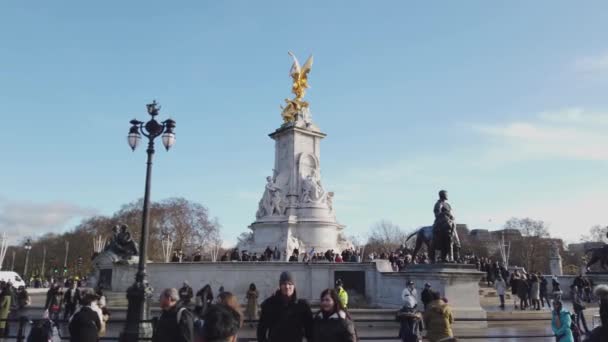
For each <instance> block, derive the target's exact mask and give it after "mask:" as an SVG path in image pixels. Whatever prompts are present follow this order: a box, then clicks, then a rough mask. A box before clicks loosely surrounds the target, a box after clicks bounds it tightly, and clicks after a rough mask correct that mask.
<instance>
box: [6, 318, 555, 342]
mask: <svg viewBox="0 0 608 342" xmlns="http://www.w3.org/2000/svg"><path fill="white" fill-rule="evenodd" d="M455 320H456V321H457V322H458V321H460V322H483V321H486V322H505V321H531V320H534V321H550V320H551V319H548V318H526V319H522V318H507V319H505V318H501V319H492V318H486V319H479V318H460V319H458V318H457V319H455ZM36 321H38V320H30V319H29V318H28V317H26V316H22V317H20V318H17V319H14V318H13V319H0V322H6V323H7V328H8V330H7V331H8V332H9V334H8V335H6V336H5V337H4V338H5V339H8V341H13V340H14V341H17V342H25V341H26V339H27V333H28V332H29V330H30V329H29V326H30V325H32V324H34V323H35V322H36ZM157 321H158V318H157V317H154V318H153V319H150V320H145V321H141V322H140V323H151V324H152V326H153V327H155V326H156V322H157ZM53 322H54V323H55V325H56V327H57V332H58V334H59V338H60V339H61V340H62V341H63V340H67V341H69V339H70V336H69V335H68V334H64V332H63V330H64V329H62V328H65V327H67V325H68V323H69V321H67V320H54V321H53ZM126 322H127V321H126V320H124V319H113V320H109V321H108V322H106V325H107V326H109V325H110V324H121V323H122V324H124V323H126ZM15 323H16V326H17V329H16V331H15V330H14V327H15ZM257 323H258V321H257V320H244V324H250V325H251V324H257ZM355 323H356V324H362V325H366V327H368V328H373V327H374V323H396V321H394V320H388V319H358V320H356V322H355ZM13 331H14V332H13ZM553 337H555V335H553V334H529V333H528V334H509V335H459V336H456V338H458V339H467V340H475V339H477V340H487V339H520V338H553ZM1 338H2V336H0V339H1ZM119 339H120V338H119V337H118V336H104V337H100V338H99V340H100V341H119ZM151 340H152V338H150V337H140V338H139V339H138V341H151ZM358 340H359V341H372V340H373V341H396V340H399V338H398V337H397V336H396V335H394V336H359V337H358ZM255 341H257V339H256V338H254V337H240V338H238V342H255Z"/></svg>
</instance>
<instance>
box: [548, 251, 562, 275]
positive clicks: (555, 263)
mask: <svg viewBox="0 0 608 342" xmlns="http://www.w3.org/2000/svg"><path fill="white" fill-rule="evenodd" d="M549 269H550V270H551V274H553V275H556V276H561V275H563V271H562V258H560V257H559V256H558V257H552V258H550V259H549Z"/></svg>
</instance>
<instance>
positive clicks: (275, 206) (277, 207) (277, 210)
mask: <svg viewBox="0 0 608 342" xmlns="http://www.w3.org/2000/svg"><path fill="white" fill-rule="evenodd" d="M283 212H284V208H283V196H282V195H281V191H279V190H276V191H275V192H274V193H273V194H272V203H271V208H270V215H283Z"/></svg>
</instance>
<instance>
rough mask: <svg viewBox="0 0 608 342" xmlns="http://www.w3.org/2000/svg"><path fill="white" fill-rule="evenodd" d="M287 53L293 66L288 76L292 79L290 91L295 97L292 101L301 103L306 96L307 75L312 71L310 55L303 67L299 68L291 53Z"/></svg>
mask: <svg viewBox="0 0 608 342" xmlns="http://www.w3.org/2000/svg"><path fill="white" fill-rule="evenodd" d="M288 53H289V55H290V56H291V58H293V65H292V66H291V70H290V71H289V75H290V76H291V78H292V79H293V85H292V87H291V91H292V92H293V93H294V94H295V95H296V98H295V99H294V100H297V101H301V100H302V98H303V97H304V95H305V94H306V88H308V73H309V72H310V70H311V69H312V61H313V59H312V55H311V56H310V57H308V59H307V60H306V63H304V66H303V67H300V63H299V62H298V59H297V58H296V56H295V55H294V54H293V53H292V52H291V51H290V52H288Z"/></svg>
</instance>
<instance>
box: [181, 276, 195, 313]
mask: <svg viewBox="0 0 608 342" xmlns="http://www.w3.org/2000/svg"><path fill="white" fill-rule="evenodd" d="M192 297H193V295H192V287H190V284H188V282H187V281H185V280H184V283H183V284H182V287H181V288H180V289H179V300H180V301H181V306H183V307H185V308H187V307H188V306H189V305H190V301H192Z"/></svg>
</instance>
